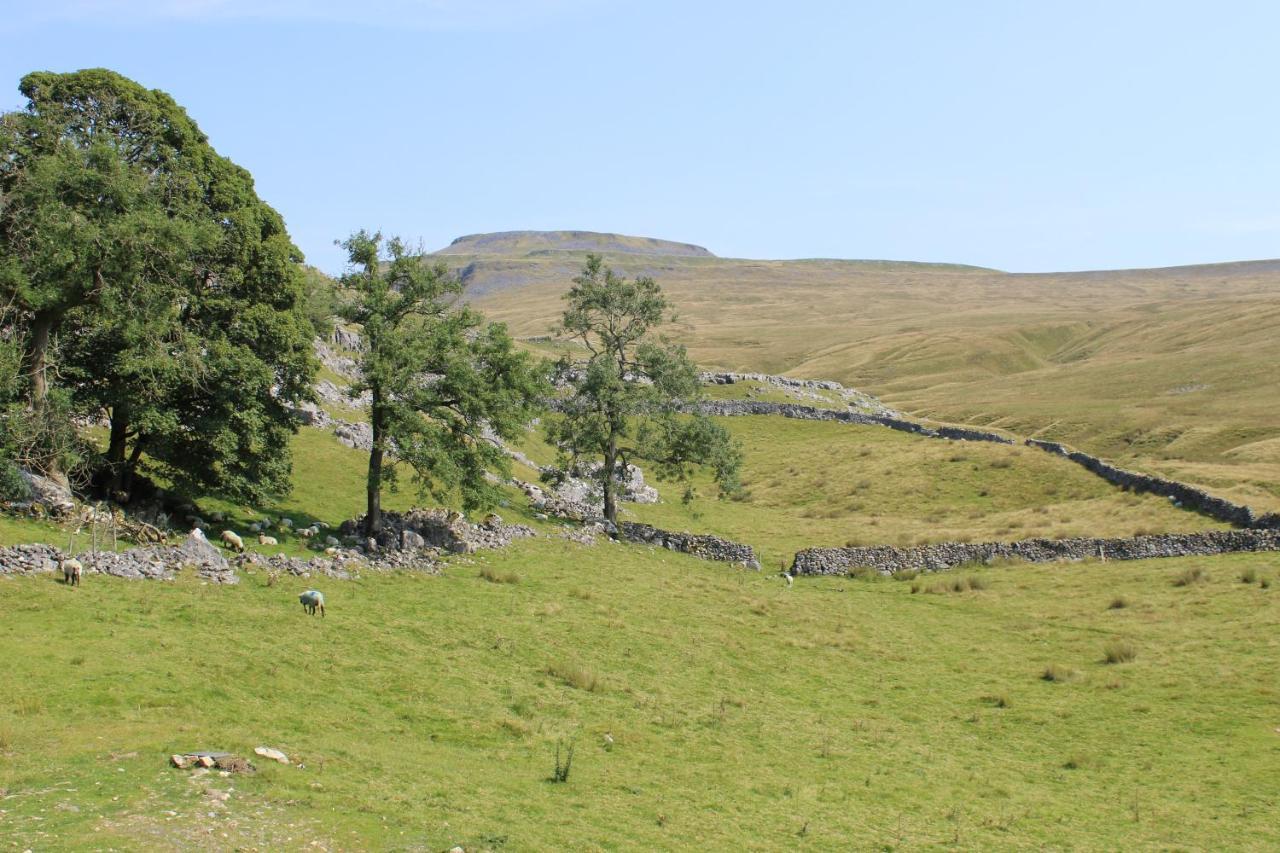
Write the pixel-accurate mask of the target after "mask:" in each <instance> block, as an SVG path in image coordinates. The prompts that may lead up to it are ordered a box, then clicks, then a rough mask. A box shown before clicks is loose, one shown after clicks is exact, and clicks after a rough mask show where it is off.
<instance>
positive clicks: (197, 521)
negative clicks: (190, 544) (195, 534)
mask: <svg viewBox="0 0 1280 853" xmlns="http://www.w3.org/2000/svg"><path fill="white" fill-rule="evenodd" d="M191 526H192V527H208V526H209V525H208V524H206V523H205V520H204V519H203V518H201V517H200V516H198V515H194V516H192V517H191Z"/></svg>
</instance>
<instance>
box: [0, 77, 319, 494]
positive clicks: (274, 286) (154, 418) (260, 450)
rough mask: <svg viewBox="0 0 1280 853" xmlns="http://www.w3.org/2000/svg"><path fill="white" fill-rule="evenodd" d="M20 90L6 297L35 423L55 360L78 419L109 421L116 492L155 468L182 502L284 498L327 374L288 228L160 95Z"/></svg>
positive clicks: (126, 90)
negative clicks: (319, 364)
mask: <svg viewBox="0 0 1280 853" xmlns="http://www.w3.org/2000/svg"><path fill="white" fill-rule="evenodd" d="M20 88H21V91H22V93H23V94H24V95H25V96H26V97H27V99H28V104H27V107H26V109H25V110H23V111H21V112H16V113H9V114H6V115H5V116H3V118H2V119H0V250H2V252H0V258H2V260H0V299H3V300H4V302H5V303H6V304H7V305H8V306H9V307H10V308H11V310H12V312H13V314H14V318H15V319H14V327H15V329H16V330H17V334H18V335H19V337H20V338H21V340H22V342H23V350H24V353H25V359H24V361H25V365H26V370H25V373H26V376H27V378H28V385H29V388H28V392H27V393H28V400H29V408H30V410H31V411H32V412H33V413H35V415H36V416H39V414H40V413H41V412H42V411H44V410H45V409H47V407H48V402H47V401H48V398H49V385H50V382H49V375H50V362H51V359H57V360H58V363H57V373H56V377H57V381H58V382H60V383H62V384H64V385H65V387H66V388H67V389H68V390H69V392H70V393H71V395H72V398H73V400H74V401H75V403H76V405H77V406H78V407H79V408H80V409H81V410H82V411H83V412H85V413H87V414H89V415H91V416H94V415H105V416H106V417H107V418H108V419H109V420H110V422H111V440H110V443H109V447H108V451H107V453H106V455H105V458H104V460H103V461H104V462H105V466H106V471H107V474H108V479H109V480H110V482H111V484H112V485H113V486H114V487H115V488H121V487H124V486H127V483H128V481H129V479H130V478H131V477H132V474H133V471H134V469H135V468H136V466H137V465H138V463H139V460H140V459H141V457H142V454H143V453H144V452H145V454H146V456H147V458H148V459H149V461H150V462H151V463H152V464H155V465H156V466H157V467H158V468H159V469H161V470H162V471H163V472H164V473H165V474H166V476H167V477H168V478H169V479H171V480H173V481H174V482H175V483H177V484H178V485H180V486H183V485H185V486H188V487H191V488H202V489H205V490H210V491H214V492H218V493H222V494H225V495H227V496H231V497H236V498H242V499H246V500H260V499H262V498H264V497H265V496H266V495H269V494H272V493H278V492H281V491H284V490H286V489H287V487H288V477H289V470H290V465H289V442H288V439H289V436H290V434H291V433H292V431H293V429H295V423H294V419H293V417H292V414H291V407H292V405H293V404H294V403H296V402H299V401H301V400H304V399H307V398H308V397H309V395H310V393H311V391H310V383H311V379H312V377H313V376H314V373H315V370H316V364H315V360H314V356H313V354H312V352H311V337H312V329H311V325H310V323H309V321H308V317H307V314H306V311H305V285H304V281H303V274H302V271H301V269H300V263H301V261H302V255H301V252H299V251H298V249H297V248H296V247H295V246H294V245H293V243H292V242H291V241H290V239H289V236H288V233H287V232H286V230H285V226H284V221H283V219H282V218H281V217H280V215H279V214H278V213H277V212H276V211H275V210H273V209H272V208H271V207H270V206H269V205H267V204H266V203H265V202H263V201H262V200H261V199H260V198H259V197H258V195H257V193H256V191H255V189H254V185H253V179H252V177H251V176H250V175H249V173H248V172H247V171H246V170H244V169H243V168H241V167H239V166H237V165H236V164H234V163H232V162H231V161H230V160H228V159H226V158H225V157H222V156H220V155H219V154H218V153H217V152H216V151H215V150H214V149H213V147H212V146H211V145H210V144H209V141H208V139H207V137H206V136H205V135H204V134H203V133H202V132H201V131H200V129H199V127H198V126H197V125H196V123H195V122H194V121H192V119H191V118H190V117H189V116H188V115H187V113H186V112H185V111H184V110H183V109H182V108H181V107H180V106H179V105H178V104H177V103H176V102H175V101H174V100H173V99H172V98H171V97H170V96H168V95H167V94H165V93H163V92H160V91H157V90H150V89H146V88H144V87H142V86H140V85H139V84H137V83H135V82H133V81H131V80H128V79H127V78H125V77H122V76H121V75H119V74H116V73H114V72H112V71H108V70H105V69H92V70H86V71H78V72H74V73H70V74H54V73H50V72H38V73H34V74H29V75H27V76H26V77H24V78H23V80H22V83H21V87H20ZM59 332H66V333H67V334H64V335H63V336H62V338H61V339H60V340H59V339H58V335H59ZM46 467H48V468H56V467H57V463H56V460H47V463H46Z"/></svg>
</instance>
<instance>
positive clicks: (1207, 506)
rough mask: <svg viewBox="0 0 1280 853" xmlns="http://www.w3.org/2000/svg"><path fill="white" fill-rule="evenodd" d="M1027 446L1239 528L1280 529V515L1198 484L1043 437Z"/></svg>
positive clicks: (1123, 485) (1110, 480)
mask: <svg viewBox="0 0 1280 853" xmlns="http://www.w3.org/2000/svg"><path fill="white" fill-rule="evenodd" d="M1027 446H1029V447H1038V448H1040V449H1041V450H1044V451H1046V452H1048V453H1054V454H1058V455H1060V456H1065V457H1067V458H1068V459H1070V460H1071V461H1072V462H1075V463H1076V464H1078V465H1081V466H1083V467H1084V468H1086V469H1087V470H1089V471H1091V472H1093V473H1094V474H1097V475H1098V476H1099V477H1101V478H1102V479H1104V480H1106V481H1107V482H1108V483H1111V484H1113V485H1116V486H1120V487H1121V488H1125V489H1132V490H1133V491H1135V492H1150V493H1152V494H1156V495H1162V496H1164V497H1167V498H1169V499H1171V500H1173V501H1176V502H1177V503H1178V505H1179V506H1182V507H1185V508H1187V509H1191V510H1195V511H1196V512H1200V513H1204V514H1205V515H1207V516H1209V517H1211V518H1216V519H1218V520H1219V521H1225V522H1227V523H1228V524H1234V525H1236V526H1237V527H1257V528H1280V514H1277V513H1270V514H1267V515H1259V514H1257V513H1255V512H1254V511H1253V509H1252V508H1250V507H1247V506H1245V505H1243V504H1238V503H1234V502H1232V501H1229V500H1226V499H1225V498H1219V497H1215V496H1213V495H1211V494H1209V493H1208V492H1206V491H1204V490H1202V489H1197V488H1196V487H1195V486H1188V485H1187V484H1186V483H1179V482H1177V481H1176V480H1166V479H1165V478H1163V477H1155V476H1152V475H1150V474H1139V473H1138V472H1136V471H1126V470H1125V469H1123V468H1117V467H1116V466H1115V465H1112V464H1110V463H1109V462H1103V461H1102V460H1101V459H1099V458H1097V457H1096V456H1090V455H1089V454H1087V453H1081V452H1080V451H1078V450H1071V449H1070V448H1068V447H1067V446H1065V445H1062V444H1058V443H1057V442H1053V441H1040V440H1039V439H1035V438H1029V439H1027Z"/></svg>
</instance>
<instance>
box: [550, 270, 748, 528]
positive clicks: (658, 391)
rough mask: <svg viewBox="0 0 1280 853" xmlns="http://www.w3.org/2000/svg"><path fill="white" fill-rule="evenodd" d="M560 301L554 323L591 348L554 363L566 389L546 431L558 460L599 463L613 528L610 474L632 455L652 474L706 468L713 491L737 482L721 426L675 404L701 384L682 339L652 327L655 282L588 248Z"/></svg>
mask: <svg viewBox="0 0 1280 853" xmlns="http://www.w3.org/2000/svg"><path fill="white" fill-rule="evenodd" d="M565 300H566V301H567V302H568V308H567V309H566V310H565V312H564V317H563V319H562V320H561V323H560V328H559V329H558V330H557V331H558V332H559V333H560V334H562V335H565V336H568V337H570V338H572V339H576V340H578V341H580V342H581V343H582V345H583V346H584V347H586V349H587V351H588V352H589V353H590V354H591V355H590V358H588V359H587V362H586V364H585V365H570V364H568V363H567V362H566V363H565V364H563V365H562V368H563V369H562V370H561V375H562V376H566V377H568V378H569V382H570V386H571V393H570V394H569V396H568V397H567V398H565V399H563V400H562V401H561V408H562V411H563V417H560V418H557V419H553V420H551V421H550V422H549V423H548V426H547V435H548V438H549V439H550V440H551V441H552V442H553V443H554V444H555V445H556V446H557V447H558V448H559V449H560V451H561V455H562V460H561V461H562V463H563V464H564V467H565V468H566V469H568V468H570V467H573V466H575V465H576V464H577V463H579V462H580V461H582V460H584V459H590V460H595V461H599V462H601V463H602V464H601V465H600V467H599V468H598V470H597V476H598V477H599V481H600V487H601V490H602V491H603V493H604V515H605V519H606V520H607V521H608V522H609V523H610V524H611V525H612V527H613V532H614V534H615V535H616V533H617V524H618V503H617V492H618V480H619V479H620V478H621V477H622V475H623V474H624V473H625V471H626V468H627V466H628V465H629V464H631V463H632V462H634V461H641V460H644V461H648V462H650V463H652V464H653V466H654V467H655V468H656V473H657V475H658V476H659V477H660V478H664V479H676V480H687V479H688V477H689V475H691V474H692V473H693V472H694V470H696V469H697V468H699V467H707V468H710V469H711V471H712V472H713V474H714V475H715V479H716V481H717V483H718V484H719V487H720V490H721V492H722V494H729V493H731V492H734V491H736V490H737V488H738V468H739V465H740V463H741V452H740V450H739V449H738V447H737V445H736V444H735V443H734V442H733V440H732V439H731V438H730V436H729V434H728V432H727V431H726V430H725V429H724V428H723V427H722V426H720V425H719V424H717V423H716V422H714V421H713V420H711V419H710V418H708V417H705V416H703V415H697V414H693V415H687V414H681V413H680V412H681V409H682V408H685V404H688V403H691V402H695V401H696V400H697V399H698V398H699V397H700V396H701V393H702V391H701V386H700V384H699V382H698V374H697V369H696V368H695V367H694V365H693V363H692V362H691V361H690V360H689V357H688V355H687V354H686V352H685V350H684V347H682V346H678V345H675V344H671V343H669V342H667V341H664V340H661V339H659V338H657V337H656V336H655V334H654V330H655V329H656V327H658V326H660V325H661V324H663V323H664V322H666V321H667V320H668V319H669V315H668V310H669V308H670V306H669V304H668V302H667V300H666V297H665V296H663V294H662V289H661V288H660V287H659V286H658V285H657V283H656V282H654V280H653V279H652V278H648V277H639V278H634V279H631V280H627V279H624V278H622V277H620V276H618V275H615V274H614V272H613V270H612V269H610V268H608V267H606V266H605V265H604V262H603V260H602V259H601V257H600V256H599V255H593V254H592V255H587V261H586V265H585V266H584V267H583V270H582V274H581V275H579V276H578V277H577V278H575V279H574V280H573V287H572V288H571V289H570V290H569V292H568V293H566V294H565Z"/></svg>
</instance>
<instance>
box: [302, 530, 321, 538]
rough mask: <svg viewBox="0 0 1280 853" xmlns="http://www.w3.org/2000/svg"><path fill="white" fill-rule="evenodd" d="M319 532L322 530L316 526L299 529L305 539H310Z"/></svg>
mask: <svg viewBox="0 0 1280 853" xmlns="http://www.w3.org/2000/svg"><path fill="white" fill-rule="evenodd" d="M319 532H320V531H319V530H317V529H316V528H314V527H304V528H302V529H301V530H299V531H298V535H299V536H301V537H302V538H303V539H310V538H311V537H312V536H315V535H316V534H317V533H319Z"/></svg>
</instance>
